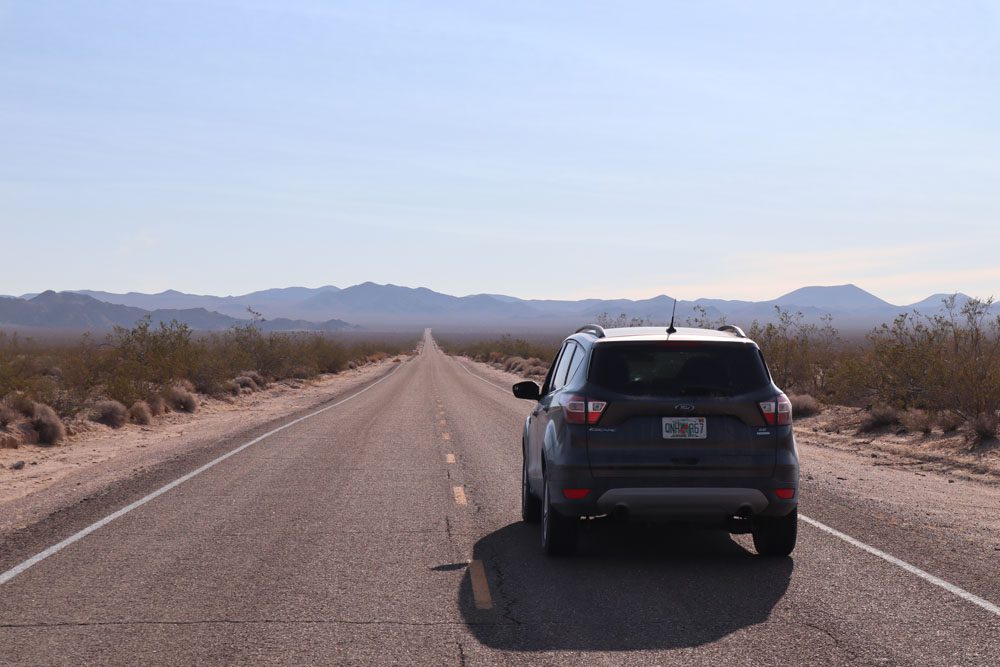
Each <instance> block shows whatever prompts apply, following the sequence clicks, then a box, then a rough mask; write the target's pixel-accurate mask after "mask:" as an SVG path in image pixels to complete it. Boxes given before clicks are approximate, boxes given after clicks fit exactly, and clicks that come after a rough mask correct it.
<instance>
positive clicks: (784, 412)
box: [760, 394, 792, 426]
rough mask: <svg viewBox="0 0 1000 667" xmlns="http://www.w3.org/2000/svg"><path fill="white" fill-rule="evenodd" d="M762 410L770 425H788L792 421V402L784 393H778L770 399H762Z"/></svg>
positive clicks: (765, 419)
mask: <svg viewBox="0 0 1000 667" xmlns="http://www.w3.org/2000/svg"><path fill="white" fill-rule="evenodd" d="M760 411H761V413H762V414H763V415H764V421H765V422H767V424H768V426H787V425H788V424H791V423H792V402H791V401H789V400H788V397H787V396H785V395H784V394H778V395H777V396H776V397H775V398H774V399H773V400H770V401H761V402H760Z"/></svg>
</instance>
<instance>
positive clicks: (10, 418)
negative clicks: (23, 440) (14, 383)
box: [0, 407, 21, 430]
mask: <svg viewBox="0 0 1000 667" xmlns="http://www.w3.org/2000/svg"><path fill="white" fill-rule="evenodd" d="M20 418H21V413H20V412H18V411H17V410H12V409H10V408H8V407H0V428H2V429H4V430H6V429H7V428H8V427H10V426H11V425H13V424H14V423H15V422H16V421H17V420H18V419H20Z"/></svg>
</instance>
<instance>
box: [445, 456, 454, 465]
mask: <svg viewBox="0 0 1000 667" xmlns="http://www.w3.org/2000/svg"><path fill="white" fill-rule="evenodd" d="M444 461H445V463H454V462H455V455H454V454H445V457H444Z"/></svg>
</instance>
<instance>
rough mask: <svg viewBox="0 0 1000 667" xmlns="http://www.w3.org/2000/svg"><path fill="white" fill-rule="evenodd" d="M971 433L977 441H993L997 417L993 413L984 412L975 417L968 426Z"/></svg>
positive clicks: (995, 434)
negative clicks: (970, 427)
mask: <svg viewBox="0 0 1000 667" xmlns="http://www.w3.org/2000/svg"><path fill="white" fill-rule="evenodd" d="M970 425H971V426H972V432H973V433H975V434H976V438H977V439H979V440H994V439H996V437H997V425H998V420H997V415H996V413H994V412H984V413H981V414H978V415H976V416H975V417H974V418H973V419H972V422H971V424H970Z"/></svg>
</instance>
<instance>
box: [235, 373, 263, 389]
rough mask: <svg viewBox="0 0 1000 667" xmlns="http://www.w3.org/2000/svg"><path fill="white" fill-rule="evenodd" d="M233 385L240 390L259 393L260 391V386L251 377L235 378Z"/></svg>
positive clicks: (241, 376)
mask: <svg viewBox="0 0 1000 667" xmlns="http://www.w3.org/2000/svg"><path fill="white" fill-rule="evenodd" d="M233 384H235V385H236V386H237V387H238V388H239V389H249V390H250V391H257V390H258V389H260V386H259V385H258V384H257V383H256V382H255V381H254V379H253V378H252V377H250V376H249V375H240V376H239V377H235V378H233Z"/></svg>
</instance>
